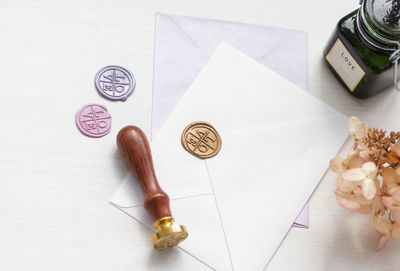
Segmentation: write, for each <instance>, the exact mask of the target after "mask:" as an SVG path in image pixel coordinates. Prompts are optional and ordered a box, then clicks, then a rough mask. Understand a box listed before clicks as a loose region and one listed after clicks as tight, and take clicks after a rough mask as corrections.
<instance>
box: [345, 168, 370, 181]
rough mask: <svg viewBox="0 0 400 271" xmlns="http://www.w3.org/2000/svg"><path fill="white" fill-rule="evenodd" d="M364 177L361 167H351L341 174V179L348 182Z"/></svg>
mask: <svg viewBox="0 0 400 271" xmlns="http://www.w3.org/2000/svg"><path fill="white" fill-rule="evenodd" d="M365 177H366V175H365V173H364V171H363V170H362V169H361V168H352V169H349V170H347V171H345V172H344V173H343V174H342V178H343V180H345V181H349V182H357V181H362V180H364V179H365Z"/></svg>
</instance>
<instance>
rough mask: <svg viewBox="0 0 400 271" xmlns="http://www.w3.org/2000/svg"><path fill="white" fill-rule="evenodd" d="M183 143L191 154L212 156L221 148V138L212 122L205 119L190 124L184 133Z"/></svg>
mask: <svg viewBox="0 0 400 271" xmlns="http://www.w3.org/2000/svg"><path fill="white" fill-rule="evenodd" d="M182 145H183V147H184V148H185V149H186V150H187V151H188V152H190V153H191V154H193V155H195V156H197V157H200V158H210V157H213V156H215V155H217V154H218V152H219V151H220V149H221V145H222V141H221V138H220V136H219V134H218V132H217V130H215V128H214V127H212V126H211V124H209V123H207V122H203V121H198V122H193V123H191V124H189V125H188V126H187V127H186V128H185V130H184V131H183V133H182Z"/></svg>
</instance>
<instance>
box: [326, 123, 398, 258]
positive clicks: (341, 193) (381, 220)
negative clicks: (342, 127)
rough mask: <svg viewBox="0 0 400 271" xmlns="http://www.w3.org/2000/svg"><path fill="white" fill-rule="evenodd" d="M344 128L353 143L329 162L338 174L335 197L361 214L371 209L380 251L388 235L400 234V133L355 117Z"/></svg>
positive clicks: (372, 223) (347, 207) (344, 205)
mask: <svg viewBox="0 0 400 271" xmlns="http://www.w3.org/2000/svg"><path fill="white" fill-rule="evenodd" d="M346 128H347V131H348V133H349V134H350V135H351V136H352V137H353V140H354V145H353V147H352V148H351V149H350V150H349V152H348V154H347V157H346V158H343V157H341V156H336V157H335V158H333V159H332V160H331V162H330V168H331V170H332V171H333V172H335V173H337V174H338V177H337V189H336V191H335V195H336V199H337V201H338V202H339V204H340V205H342V206H343V207H344V208H346V209H350V210H357V211H359V212H360V213H364V214H366V213H368V212H370V211H371V208H372V215H371V219H370V225H371V226H372V227H373V228H375V229H376V230H377V231H378V232H379V233H381V234H382V237H381V239H380V241H379V243H378V246H377V250H381V249H382V248H383V247H384V246H385V245H386V244H387V242H388V240H389V239H390V237H393V236H397V235H400V132H390V133H389V135H388V134H387V132H386V131H384V130H378V129H371V128H370V127H369V126H368V125H366V124H364V123H363V122H362V121H360V120H359V119H358V118H356V117H351V118H349V120H348V123H347V126H346ZM380 176H381V177H382V179H383V182H382V184H381V183H380V182H379V178H380Z"/></svg>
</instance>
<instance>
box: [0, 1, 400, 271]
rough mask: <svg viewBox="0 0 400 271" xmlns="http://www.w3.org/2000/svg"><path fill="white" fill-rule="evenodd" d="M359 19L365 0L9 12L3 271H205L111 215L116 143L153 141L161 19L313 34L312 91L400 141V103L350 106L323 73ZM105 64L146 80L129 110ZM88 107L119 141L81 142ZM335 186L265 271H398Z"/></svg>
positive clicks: (0, 139) (72, 4)
mask: <svg viewBox="0 0 400 271" xmlns="http://www.w3.org/2000/svg"><path fill="white" fill-rule="evenodd" d="M357 7H358V1H357V0H353V1H349V0H335V1H328V0H308V1H298V0H288V1H272V0H229V1H228V0H221V1H215V0H202V1H189V0H171V1H165V0H153V1H146V0H119V1H110V0H107V1H105V0H81V1H78V0H70V1H55V0H35V1H33V0H25V1H23V0H0V82H1V83H0V118H1V128H0V270H18V271H19V270H41V271H42V270H52V271H53V270H68V271H70V270H96V271H99V270H113V271H118V270H167V269H168V270H206V267H205V266H204V265H202V264H201V263H198V262H197V261H195V260H192V258H191V257H189V256H187V255H186V254H185V253H178V257H177V256H176V253H170V252H161V253H160V252H156V251H154V250H153V249H152V246H151V244H150V242H149V236H150V235H151V232H150V231H149V230H147V229H146V228H145V227H144V226H142V225H140V224H139V223H137V222H135V221H134V220H132V219H130V218H129V217H128V216H125V215H123V214H122V213H120V212H119V211H118V210H116V209H115V208H114V207H112V206H111V205H109V204H108V199H109V197H110V196H111V194H112V193H113V191H114V190H115V189H116V188H117V186H118V185H119V184H120V183H121V181H122V180H123V178H124V176H125V175H126V173H127V168H126V167H125V165H123V164H122V161H121V160H120V158H119V154H118V153H117V151H116V146H115V136H116V134H117V132H118V130H119V129H120V128H121V127H123V126H125V125H127V124H135V125H138V126H140V127H142V128H143V129H144V130H145V131H146V132H147V133H149V131H150V114H151V90H152V77H153V75H152V70H153V42H154V39H153V38H154V14H155V12H157V11H159V12H165V13H174V14H182V15H188V16H198V17H206V18H218V19H223V20H232V21H239V22H246V23H254V24H263V25H271V26H280V27H286V28H295V29H301V30H306V31H308V33H309V74H310V76H309V83H310V84H309V85H310V92H311V93H312V94H313V95H315V96H316V97H318V98H320V99H322V100H324V101H325V102H327V103H328V104H330V105H332V106H333V107H335V108H336V109H338V110H339V111H341V112H343V113H345V114H347V115H349V116H350V115H357V116H359V117H360V118H361V119H363V120H364V121H366V122H368V123H370V124H371V125H372V126H377V127H382V128H387V129H397V130H400V106H399V105H400V93H396V92H395V91H394V90H389V91H386V92H384V93H381V94H380V95H378V96H375V97H373V98H371V99H368V100H358V99H356V98H352V97H351V96H350V95H348V94H347V93H346V92H345V91H344V90H343V89H342V87H341V86H340V85H339V83H338V82H337V81H336V79H334V77H333V76H332V74H331V73H330V72H329V71H328V68H327V67H326V66H325V64H324V63H323V61H322V49H323V46H324V45H325V43H326V42H327V40H328V38H329V36H330V34H331V32H332V30H333V29H334V26H335V24H336V22H337V21H338V20H339V19H340V18H341V17H343V16H344V15H345V14H347V13H349V12H351V11H352V10H353V9H355V8H357ZM107 64H119V65H122V66H126V67H129V68H130V69H131V70H132V72H133V73H134V75H135V77H136V79H137V86H136V90H135V93H134V94H133V96H131V97H130V99H128V101H127V102H126V103H121V102H114V103H113V102H108V101H106V100H104V99H103V98H101V97H99V96H98V94H97V93H96V91H95V90H94V86H93V78H94V74H95V72H96V71H97V70H98V69H99V67H101V66H104V65H107ZM88 102H95V103H100V104H105V105H106V106H107V107H108V109H109V110H110V112H111V113H112V116H113V129H112V131H111V133H110V134H109V135H107V136H105V137H103V138H100V139H90V138H86V137H84V136H82V135H81V134H80V133H79V132H78V130H77V129H76V127H75V123H74V116H75V112H76V110H77V109H78V108H80V107H81V106H82V105H83V104H86V103H88ZM327 164H328V161H327ZM335 187H336V180H335V176H334V174H332V173H328V174H327V175H326V176H325V177H324V178H323V180H322V182H321V184H320V185H319V187H318V188H317V190H316V191H315V193H314V195H313V197H312V200H311V217H310V223H311V228H310V229H308V230H305V229H292V230H291V231H290V232H289V234H288V235H287V237H286V238H285V240H284V242H283V243H282V245H281V247H280V248H279V250H278V251H277V253H276V254H275V256H274V258H273V259H272V261H271V263H270V265H269V266H268V268H267V269H268V270H381V268H383V267H385V270H398V269H399V263H400V258H399V256H398V255H399V251H400V238H398V239H397V240H396V239H393V240H391V241H390V242H389V244H388V245H387V247H386V248H385V249H384V250H383V251H382V252H380V253H376V252H375V245H376V243H377V241H378V239H379V236H378V234H376V233H375V231H374V230H373V229H371V228H370V227H369V226H368V217H367V216H362V215H357V214H355V213H351V212H350V211H347V210H344V209H342V208H341V207H340V206H339V205H338V204H337V203H336V201H335V198H334V194H333V193H334V190H335ZM282 211H284V210H282ZM259 230H262V229H259ZM260 253H262V252H260ZM177 258H178V259H179V262H180V264H178V263H177V262H178V259H177Z"/></svg>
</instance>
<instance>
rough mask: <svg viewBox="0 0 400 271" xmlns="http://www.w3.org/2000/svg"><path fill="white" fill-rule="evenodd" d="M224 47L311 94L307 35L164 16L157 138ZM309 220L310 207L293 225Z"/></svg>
mask: <svg viewBox="0 0 400 271" xmlns="http://www.w3.org/2000/svg"><path fill="white" fill-rule="evenodd" d="M221 42H226V43H228V44H229V45H231V46H233V47H235V48H236V49H238V50H239V51H241V52H243V53H244V54H246V55H248V56H250V57H252V58H253V59H254V60H256V61H257V62H259V63H260V64H262V65H264V66H266V67H268V68H270V69H272V70H273V71H275V72H277V73H278V74H280V75H281V76H282V77H284V78H286V79H288V80H289V81H291V82H293V83H294V84H296V85H297V86H299V87H301V88H302V89H304V90H307V87H308V69H307V68H308V61H307V56H308V54H307V52H308V47H307V32H305V31H299V30H291V29H284V28H277V27H268V26H261V25H252V24H244V23H237V22H228V21H221V20H212V19H201V18H193V17H186V16H178V15H171V14H160V13H158V14H156V29H155V42H154V85H153V112H152V131H151V134H152V137H154V136H155V135H156V134H157V132H158V130H159V129H160V128H161V126H162V125H163V124H164V122H165V121H166V120H167V119H168V117H169V115H170V114H171V113H172V111H173V109H174V108H175V106H176V105H177V104H178V103H179V101H180V99H181V98H182V96H183V95H184V94H185V92H186V91H187V90H188V89H189V87H190V85H191V84H192V82H193V80H194V79H195V78H196V76H197V75H198V73H199V72H200V70H201V69H202V68H203V67H204V65H205V64H206V63H207V61H208V60H209V58H210V57H211V55H212V54H213V53H214V52H215V50H216V49H217V47H218V46H219V44H220V43H221ZM308 218H309V213H308V204H307V205H306V206H305V207H304V209H303V211H302V212H301V213H300V215H299V216H298V217H297V218H296V220H295V223H294V224H293V225H294V226H296V227H308V225H309V223H308V222H309V221H308Z"/></svg>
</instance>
